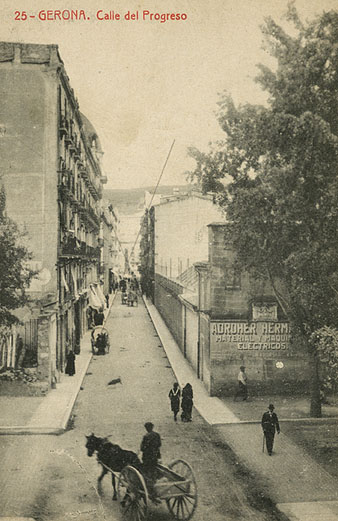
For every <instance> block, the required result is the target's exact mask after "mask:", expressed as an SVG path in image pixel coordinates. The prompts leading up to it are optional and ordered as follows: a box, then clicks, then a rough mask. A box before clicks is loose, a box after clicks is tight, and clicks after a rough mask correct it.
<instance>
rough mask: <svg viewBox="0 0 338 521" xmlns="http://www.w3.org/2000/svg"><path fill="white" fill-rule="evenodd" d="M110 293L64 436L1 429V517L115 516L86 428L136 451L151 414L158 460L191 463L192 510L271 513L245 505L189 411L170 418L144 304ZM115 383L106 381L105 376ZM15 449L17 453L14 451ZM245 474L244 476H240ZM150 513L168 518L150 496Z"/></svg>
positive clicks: (199, 514) (165, 376)
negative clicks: (103, 341)
mask: <svg viewBox="0 0 338 521" xmlns="http://www.w3.org/2000/svg"><path fill="white" fill-rule="evenodd" d="M119 297H120V295H119V294H118V295H117V298H116V299H115V303H114V305H113V307H112V310H111V313H110V316H109V318H108V320H107V322H106V327H107V328H108V329H109V333H110V338H111V349H110V353H109V354H108V355H106V356H102V357H97V356H95V357H94V358H93V360H92V363H91V365H90V366H89V369H88V372H87V376H86V378H85V380H84V382H83V390H81V392H80V394H79V398H78V400H77V403H76V406H75V408H74V411H73V421H72V425H71V429H70V430H69V431H68V432H66V433H65V434H64V435H62V436H8V437H6V436H3V437H1V439H0V444H1V452H0V457H1V459H2V466H3V472H2V475H1V484H0V485H1V486H0V488H1V492H0V504H1V513H2V515H3V516H14V515H17V516H27V517H28V516H30V517H33V518H35V519H41V520H45V519H46V520H47V519H48V520H53V521H59V520H60V521H61V520H62V521H68V520H71V519H75V518H76V519H81V520H88V521H89V520H100V521H101V520H103V519H107V520H108V519H116V520H119V519H121V514H120V512H119V508H118V505H117V504H116V503H113V502H112V500H111V498H112V487H111V480H110V477H109V476H107V477H105V479H104V481H103V491H104V496H103V497H102V498H100V497H99V496H98V494H97V491H96V479H97V477H98V475H99V473H100V467H99V466H98V465H97V462H96V459H95V458H94V457H93V458H88V457H87V454H86V450H85V435H86V434H89V433H91V432H94V433H95V434H96V435H98V436H107V435H110V436H111V438H110V440H111V441H112V442H114V443H118V444H119V445H120V446H121V447H123V448H125V449H129V450H134V451H135V452H138V451H139V445H140V441H141V439H142V436H143V434H144V432H145V431H144V427H143V424H144V422H145V421H147V420H150V421H153V423H154V424H155V429H156V430H157V431H158V432H159V433H160V434H161V437H162V460H163V462H164V463H168V462H170V461H171V460H173V459H175V458H178V457H181V458H183V459H185V460H187V461H188V462H189V463H190V464H191V465H192V467H193V469H194V472H195V474H196V478H197V484H198V492H199V501H198V507H197V510H196V513H195V516H194V519H196V520H198V521H202V520H204V519H207V518H209V519H213V520H216V521H217V520H221V519H222V520H223V519H225V518H226V519H227V520H239V519H245V518H250V519H252V520H257V521H258V520H268V519H269V520H270V519H271V515H270V514H269V513H266V514H263V513H262V512H259V511H257V510H255V509H253V508H252V507H251V506H250V505H249V503H248V499H247V496H246V493H245V490H244V488H243V482H241V481H240V478H236V477H234V473H233V469H232V467H231V464H228V463H227V461H225V459H226V453H225V452H224V450H223V448H222V445H218V444H217V443H215V441H214V440H213V435H212V430H211V428H210V427H208V426H207V425H206V424H205V423H204V421H203V419H202V418H201V417H200V416H198V415H197V413H196V412H195V414H194V417H193V422H192V423H190V424H189V423H182V422H180V421H179V422H177V423H175V422H174V421H173V418H172V416H171V412H170V407H169V400H168V391H169V389H170V386H171V385H172V383H173V378H174V377H173V373H172V370H171V368H170V366H169V363H168V359H167V358H166V355H165V353H164V351H163V349H162V347H161V344H160V341H159V338H158V337H157V335H156V333H155V330H154V328H153V326H152V323H151V322H150V319H149V317H148V314H147V312H146V310H145V308H144V305H143V303H142V302H141V303H140V304H139V307H135V308H128V307H126V306H122V305H121V303H120V298H119ZM118 378H120V379H121V383H117V384H115V385H107V384H108V382H109V381H111V380H112V379H118ZM18 453H20V454H22V458H21V459H20V458H18ZM243 479H245V478H243ZM150 512H151V513H150V517H149V519H154V520H155V519H156V520H163V521H164V520H167V519H170V516H169V514H168V512H167V510H166V506H165V504H163V505H160V506H154V505H151V507H150Z"/></svg>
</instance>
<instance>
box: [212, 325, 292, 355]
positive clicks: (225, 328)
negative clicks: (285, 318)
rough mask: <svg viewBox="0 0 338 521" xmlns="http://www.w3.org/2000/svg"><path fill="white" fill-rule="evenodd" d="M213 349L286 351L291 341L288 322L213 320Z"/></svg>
mask: <svg viewBox="0 0 338 521" xmlns="http://www.w3.org/2000/svg"><path fill="white" fill-rule="evenodd" d="M210 341H211V346H212V348H214V349H213V351H216V352H218V351H222V352H224V351H225V350H226V351H229V350H232V351H233V350H238V351H286V350H288V349H289V343H290V326H289V324H288V322H263V321H262V322H213V323H212V324H211V335H210Z"/></svg>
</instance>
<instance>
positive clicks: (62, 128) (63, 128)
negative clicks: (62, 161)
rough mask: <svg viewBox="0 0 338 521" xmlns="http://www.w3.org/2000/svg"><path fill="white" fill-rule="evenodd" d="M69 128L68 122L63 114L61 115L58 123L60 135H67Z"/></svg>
mask: <svg viewBox="0 0 338 521" xmlns="http://www.w3.org/2000/svg"><path fill="white" fill-rule="evenodd" d="M68 130H69V123H68V121H67V119H66V117H65V116H63V115H61V117H60V125H59V132H60V136H61V137H62V136H67V135H68Z"/></svg>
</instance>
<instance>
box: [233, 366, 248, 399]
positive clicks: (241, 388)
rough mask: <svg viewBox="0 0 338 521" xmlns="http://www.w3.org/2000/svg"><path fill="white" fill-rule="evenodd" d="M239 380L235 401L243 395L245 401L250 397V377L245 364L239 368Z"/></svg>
mask: <svg viewBox="0 0 338 521" xmlns="http://www.w3.org/2000/svg"><path fill="white" fill-rule="evenodd" d="M237 382H238V389H237V392H236V394H235V397H234V401H236V400H237V398H239V397H241V398H242V400H243V401H245V400H247V399H248V377H247V375H246V372H245V367H244V365H241V367H240V368H239V373H238V376H237Z"/></svg>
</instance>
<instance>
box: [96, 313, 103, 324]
mask: <svg viewBox="0 0 338 521" xmlns="http://www.w3.org/2000/svg"><path fill="white" fill-rule="evenodd" d="M103 322H104V313H102V312H101V311H98V312H96V313H95V316H94V324H95V325H96V326H102V324H103Z"/></svg>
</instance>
